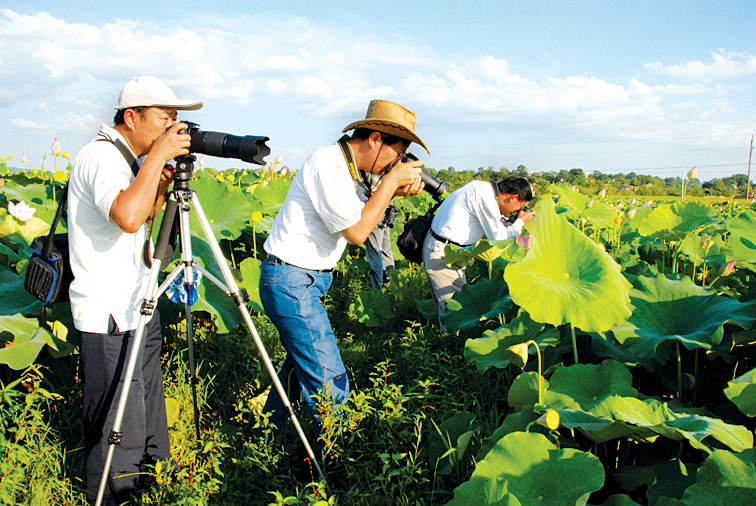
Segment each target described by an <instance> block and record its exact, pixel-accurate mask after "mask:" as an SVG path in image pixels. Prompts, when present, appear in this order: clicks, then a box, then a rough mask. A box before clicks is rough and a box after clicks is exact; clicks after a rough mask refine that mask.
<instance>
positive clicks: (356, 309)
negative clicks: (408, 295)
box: [349, 290, 394, 327]
mask: <svg viewBox="0 0 756 506" xmlns="http://www.w3.org/2000/svg"><path fill="white" fill-rule="evenodd" d="M349 310H350V311H351V312H353V313H354V314H355V316H356V317H357V319H358V320H359V321H360V323H364V324H365V325H366V326H368V327H381V326H383V325H386V324H387V323H388V322H390V321H391V319H392V318H393V317H394V312H393V310H392V309H391V302H390V301H389V298H388V296H387V295H386V294H385V293H383V292H381V291H379V290H366V291H362V292H360V293H359V294H358V295H357V299H356V300H355V301H354V302H353V303H352V304H351V305H350V306H349Z"/></svg>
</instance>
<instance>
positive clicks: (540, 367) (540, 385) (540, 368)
mask: <svg viewBox="0 0 756 506" xmlns="http://www.w3.org/2000/svg"><path fill="white" fill-rule="evenodd" d="M525 344H526V345H528V346H530V345H531V344H532V345H533V346H535V349H536V355H538V405H539V406H543V375H542V372H543V363H542V362H541V348H540V347H539V346H538V343H537V342H535V341H533V340H532V339H531V340H530V341H528V342H526V343H525Z"/></svg>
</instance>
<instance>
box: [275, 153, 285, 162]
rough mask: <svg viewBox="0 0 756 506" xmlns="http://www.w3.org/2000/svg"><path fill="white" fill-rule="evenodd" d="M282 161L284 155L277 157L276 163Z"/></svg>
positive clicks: (279, 154)
mask: <svg viewBox="0 0 756 506" xmlns="http://www.w3.org/2000/svg"><path fill="white" fill-rule="evenodd" d="M281 160H283V153H278V156H277V157H276V163H281Z"/></svg>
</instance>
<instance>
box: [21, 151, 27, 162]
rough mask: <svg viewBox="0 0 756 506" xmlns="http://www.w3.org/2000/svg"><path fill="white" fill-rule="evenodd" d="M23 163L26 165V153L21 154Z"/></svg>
mask: <svg viewBox="0 0 756 506" xmlns="http://www.w3.org/2000/svg"><path fill="white" fill-rule="evenodd" d="M21 163H26V153H21Z"/></svg>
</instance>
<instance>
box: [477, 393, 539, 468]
mask: <svg viewBox="0 0 756 506" xmlns="http://www.w3.org/2000/svg"><path fill="white" fill-rule="evenodd" d="M542 414H543V413H541V412H537V411H534V410H533V406H532V405H530V406H524V407H523V408H522V410H521V411H519V412H516V413H510V414H508V415H507V416H506V418H504V422H502V424H501V425H500V426H499V428H498V429H496V430H495V431H494V432H493V434H491V435H490V436H489V437H487V438H486V439H484V440H483V442H482V443H481V444H480V449H479V450H478V460H479V461H480V460H483V459H484V458H485V456H486V455H487V454H488V452H490V451H491V449H492V448H493V447H494V446H496V443H498V442H499V440H500V439H501V438H503V437H504V436H506V435H507V434H511V433H512V432H518V431H519V432H528V431H530V432H535V431H539V432H541V431H542V433H548V429H547V428H546V427H541V426H540V425H537V424H536V425H531V423H532V422H534V421H536V420H538V418H539V417H540V416H541V415H542ZM528 426H530V428H528Z"/></svg>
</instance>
